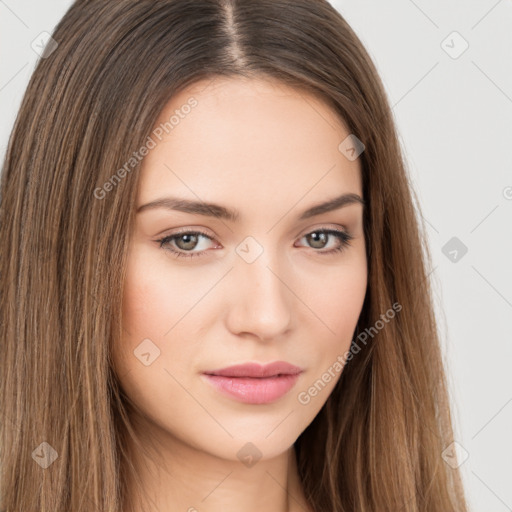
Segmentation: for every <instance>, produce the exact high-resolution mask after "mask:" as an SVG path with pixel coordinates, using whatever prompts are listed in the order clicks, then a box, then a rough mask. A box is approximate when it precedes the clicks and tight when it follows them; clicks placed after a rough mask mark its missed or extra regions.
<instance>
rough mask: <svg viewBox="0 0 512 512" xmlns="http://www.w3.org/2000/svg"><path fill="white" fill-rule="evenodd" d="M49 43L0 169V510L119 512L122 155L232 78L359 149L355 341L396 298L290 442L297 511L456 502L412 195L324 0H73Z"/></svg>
mask: <svg viewBox="0 0 512 512" xmlns="http://www.w3.org/2000/svg"><path fill="white" fill-rule="evenodd" d="M53 38H54V39H55V41H56V42H57V44H58V46H57V47H56V48H55V45H54V46H53V47H52V51H51V52H50V51H48V52H47V54H45V55H43V58H41V59H40V61H39V63H38V65H37V67H36V69H35V72H34V74H33V76H32V78H31V80H30V83H29V85H28V88H27V91H26V94H25V96H24V99H23V103H22V105H21V108H20V111H19V115H18V117H17V119H16V123H15V126H14V130H13V133H12V135H11V138H10V141H9V145H8V149H7V154H6V158H5V162H4V165H3V171H2V177H1V179H2V181H1V189H0V192H1V198H0V200H1V207H0V222H1V224H0V239H1V241H2V242H1V249H0V250H1V258H0V280H1V290H2V292H1V293H2V295H1V299H0V307H1V309H0V322H1V326H0V329H1V330H0V368H1V381H0V390H1V392H0V397H1V398H0V399H1V418H0V425H1V426H0V428H1V440H0V442H1V447H0V449H1V459H0V466H1V468H0V471H1V478H0V497H1V500H2V501H1V508H2V510H5V511H8V512H20V511H22V512H25V511H34V510H38V511H40V512H49V511H51V512H54V511H64V510H66V511H73V512H81V511H90V510H98V511H102V512H103V511H104V512H106V511H115V512H121V511H122V510H124V509H123V507H125V506H126V503H124V497H125V496H126V492H127V489H126V481H127V475H128V474H129V471H131V470H132V469H133V468H132V466H131V462H130V460H129V458H128V457H127V454H126V453H125V451H124V446H125V442H124V441H123V439H126V436H128V435H131V433H132V429H131V426H130V422H129V419H128V418H129V415H128V414H127V410H128V409H127V407H129V404H128V401H127V397H126V396H124V395H123V393H122V391H121V390H120V389H119V386H118V382H117V379H116V374H115V371H114V367H113V361H112V356H111V347H112V344H113V340H114V339H120V337H121V335H122V325H121V321H120V319H121V302H122V294H123V282H124V268H125V262H126V252H127V247H128V240H129V234H130V232H131V229H132V223H133V220H134V215H133V214H134V205H135V197H136V191H137V186H138V176H139V172H138V171H139V167H140V165H139V162H138V161H137V162H135V161H133V162H132V164H133V165H132V166H131V167H126V162H127V161H129V159H130V158H135V157H134V156H133V155H134V154H138V153H137V152H138V150H139V149H140V148H141V147H142V146H144V144H145V142H146V141H147V137H148V136H149V135H150V133H151V131H152V129H153V127H154V124H155V121H156V119H157V118H158V115H159V113H160V112H161V110H162V109H163V107H164V106H165V104H166V103H167V102H168V101H169V99H170V98H171V97H172V96H173V95H174V94H175V93H176V92H177V91H179V90H181V89H183V88H185V87H186V86H188V85H191V84H192V83H194V82H196V81H198V80H201V79H207V78H210V77H215V76H225V77H237V76H244V77H268V78H271V79H277V80H279V81H281V82H284V83H285V84H288V85H291V86H293V87H296V88H300V89H301V90H304V91H307V92H310V93H313V94H315V95H320V96H321V97H322V98H323V100H324V101H325V102H327V104H328V105H329V106H330V107H331V108H332V109H333V110H334V111H335V112H336V113H337V114H338V115H339V116H340V117H341V118H342V119H343V120H344V122H345V123H346V125H347V126H348V127H349V128H350V132H351V133H352V134H354V135H355V136H356V137H357V138H358V139H360V140H361V141H362V142H363V144H364V146H365V149H364V151H363V153H362V154H361V155H360V158H361V165H362V178H363V192H364V197H365V201H366V204H367V206H366V209H365V217H364V228H365V237H366V244H367V251H368V252H367V255H368V272H369V274H368V289H367V294H366V298H365V303H364V306H363V310H362V313H361V316H360V319H359V322H358V330H359V332H363V331H364V330H365V329H368V328H370V327H372V326H374V325H375V324H376V322H377V321H378V320H379V319H380V318H381V315H382V314H383V313H384V312H386V311H387V310H389V308H390V307H391V305H392V304H395V303H399V304H400V305H401V310H400V312H399V313H398V314H396V316H395V317H394V318H393V320H392V321H389V322H387V324H386V326H385V328H382V329H380V330H378V332H375V333H372V336H371V340H369V341H368V342H367V343H365V344H359V345H360V351H358V353H357V354H356V355H355V356H354V357H353V359H352V360H350V361H349V362H348V363H347V365H346V367H345V368H344V370H343V373H342V375H341V377H340V380H339V382H338V384H337V385H336V388H335V389H334V390H333V392H332V394H331V396H330V397H329V399H328V400H327V402H326V404H325V405H324V407H323V408H322V410H321V411H320V412H319V414H318V415H317V417H316V418H315V419H314V420H313V422H312V423H311V424H310V425H309V426H308V428H307V429H306V430H305V431H304V432H303V434H302V435H301V436H300V437H299V438H298V440H297V441H296V443H295V449H296V453H297V460H298V463H299V472H300V477H301V480H302V483H303V487H304V490H305V493H306V496H307V498H308V501H309V502H310V504H311V507H312V508H313V509H314V510H315V511H317V512H319V511H322V512H323V511H332V512H335V511H336V512H342V511H343V512H349V511H355V510H357V511H361V512H362V511H379V512H384V511H390V512H391V511H393V512H396V511H404V512H405V511H407V512H419V511H425V512H426V511H428V512H446V511H448V510H450V511H457V512H462V511H465V510H466V505H465V501H464V495H463V490H462V485H461V482H460V478H459V473H458V470H457V469H452V468H451V467H449V466H448V465H447V464H446V463H445V462H444V460H443V458H442V452H443V450H445V448H447V446H448V445H449V444H450V443H451V442H452V441H453V434H452V426H451V418H450V411H449V400H448V394H447V390H446V384H445V376H444V370H443V364H442V357H441V352H440V347H439V339H438V333H437V326H436V321H435V318H434V314H433V305H432V297H431V291H430V286H429V279H428V277H429V275H428V273H429V265H430V255H429V251H428V248H427V242H426V240H425V238H424V235H423V234H422V233H424V230H423V226H422V223H421V221H420V220H419V215H418V216H417V214H416V212H415V208H416V209H417V208H418V206H417V204H416V206H415V202H416V203H417V200H416V198H415V195H414V192H413V190H412V188H411V186H410V183H409V181H408V177H407V174H406V169H405V164H404V161H403V157H402V155H401V150H400V146H399V143H398V139H397V134H396V128H395V126H394V121H393V116H392V112H391V109H390V107H389V105H388V102H387V98H386V94H385V91H384V88H383V85H382V82H381V81H380V79H379V76H378V74H377V71H376V69H375V67H374V64H373V63H372V61H371V59H370V57H369V56H368V54H367V52H366V51H365V49H364V48H363V45H362V44H361V42H360V40H359V39H358V38H357V36H356V35H355V33H354V32H353V31H352V29H351V28H350V27H349V25H348V24H347V23H346V21H345V20H344V19H343V17H342V16H341V15H340V14H339V13H338V12H337V11H336V10H335V9H334V8H333V7H332V6H331V5H330V4H329V3H328V2H327V1H325V0H161V1H146V0H118V1H115V2H107V1H100V0H89V1H85V0H82V1H77V2H76V3H75V4H74V5H73V6H72V7H71V8H70V9H69V11H68V12H67V13H66V15H65V16H64V17H63V19H62V20H61V21H60V23H59V24H58V25H57V27H56V29H55V31H54V33H53ZM340 142H341V141H340ZM123 167H124V169H125V171H126V172H125V173H123V179H120V180H118V181H115V182H113V181H112V177H113V175H114V174H116V171H117V170H119V169H122V168H123ZM118 175H119V173H118ZM107 182H110V183H111V184H112V185H111V186H110V187H105V183H107ZM98 189H102V190H106V189H108V190H109V192H108V195H106V196H103V197H101V195H102V194H98V192H97V191H98ZM95 191H96V193H95ZM42 443H47V444H42ZM52 450H53V451H52ZM55 457H56V459H55ZM54 459H55V460H54ZM36 462H39V464H38V463H36ZM44 466H47V467H46V469H45V468H44Z"/></svg>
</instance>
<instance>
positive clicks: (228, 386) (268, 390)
mask: <svg viewBox="0 0 512 512" xmlns="http://www.w3.org/2000/svg"><path fill="white" fill-rule="evenodd" d="M302 371H303V370H302V368H299V367H298V366H295V365H292V364H289V363H286V362H284V361H277V362H275V363H270V364H267V365H264V366H261V365H259V364H257V363H247V364H242V365H235V366H230V367H228V368H222V369H219V370H212V371H208V372H204V373H203V375H204V378H205V379H206V380H207V381H208V383H209V384H211V385H212V386H213V387H214V388H215V389H216V390H217V391H219V392H221V393H222V394H223V395H225V396H228V397H230V398H232V399H235V400H236V401H238V402H244V403H247V404H253V405H256V404H269V403H272V402H275V401H277V400H279V399H280V398H281V397H282V396H284V395H285V394H286V393H287V392H288V391H290V389H291V388H292V387H293V386H294V385H295V383H296V382H297V379H298V378H299V374H300V373H302Z"/></svg>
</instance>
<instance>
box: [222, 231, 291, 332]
mask: <svg viewBox="0 0 512 512" xmlns="http://www.w3.org/2000/svg"><path fill="white" fill-rule="evenodd" d="M248 238H250V237H248ZM237 253H238V256H237V257H236V259H235V269H234V272H233V279H234V280H235V288H236V291H235V293H234V294H233V297H232V302H231V309H230V317H229V318H230V323H231V325H230V327H231V329H232V330H233V331H234V332H236V331H238V332H251V333H253V334H255V335H257V336H258V337H260V338H264V339H270V338H273V337H276V336H278V335H279V334H281V333H283V332H284V331H286V329H287V328H288V327H289V325H290V321H291V310H290V308H291V301H290V291H289V290H288V286H290V285H288V284H287V283H286V281H285V279H284V278H283V277H282V276H281V275H280V273H281V272H280V269H281V268H282V265H280V262H282V258H280V257H279V254H278V252H277V250H275V249H271V248H268V247H263V245H262V244H261V243H258V242H256V241H255V240H254V239H252V240H250V239H249V240H247V239H246V240H245V241H244V242H242V243H241V244H240V245H239V246H238V247H237Z"/></svg>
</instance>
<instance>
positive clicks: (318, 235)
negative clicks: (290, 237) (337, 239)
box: [310, 232, 327, 248]
mask: <svg viewBox="0 0 512 512" xmlns="http://www.w3.org/2000/svg"><path fill="white" fill-rule="evenodd" d="M326 236H327V235H326V233H317V232H314V233H311V235H310V238H312V239H313V243H316V242H318V241H321V243H320V246H315V245H313V246H314V247H317V248H322V247H323V245H325V237H326ZM322 242H323V243H322Z"/></svg>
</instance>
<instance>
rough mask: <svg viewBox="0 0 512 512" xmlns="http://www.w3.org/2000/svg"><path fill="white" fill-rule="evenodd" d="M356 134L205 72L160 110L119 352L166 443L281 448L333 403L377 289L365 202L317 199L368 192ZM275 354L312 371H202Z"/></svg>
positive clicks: (268, 89) (129, 381) (133, 394)
mask: <svg viewBox="0 0 512 512" xmlns="http://www.w3.org/2000/svg"><path fill="white" fill-rule="evenodd" d="M173 116H174V117H173ZM165 123H167V124H165ZM349 135H350V132H349V131H347V129H346V127H345V126H343V124H342V123H341V122H340V120H339V119H338V118H337V117H336V116H335V114H334V112H332V111H331V110H330V109H329V108H328V107H327V106H326V105H324V104H323V103H322V102H320V101H319V100H318V99H315V97H314V96H311V95H309V94H307V93H304V92H300V91H298V90H295V89H291V88H288V87H287V86H284V85H280V84H278V83H275V82H266V81H259V80H258V81H256V80H247V79H216V80H214V81H213V82H206V81H204V82H199V83H196V84H194V85H193V86H191V87H189V88H188V89H185V90H184V91H182V92H181V93H180V94H178V95H176V96H174V97H173V99H172V100H171V101H170V102H169V104H168V105H167V106H166V108H165V109H164V111H163V112H162V114H161V118H160V119H159V121H158V123H157V126H155V130H154V132H153V134H152V135H151V140H149V139H148V141H147V155H146V156H145V158H144V161H143V166H142V170H141V173H142V174H141V180H140V186H139V190H138V197H137V208H138V209H139V211H138V213H137V215H136V223H135V227H134V231H133V233H132V238H131V242H130V250H129V255H128V266H127V275H126V282H125V289H124V302H123V327H124V339H123V340H122V343H121V344H120V345H119V346H117V347H115V356H114V358H115V365H116V371H117V374H118V376H119V378H120V381H121V385H122V387H123V389H124V391H125V392H126V393H127V394H128V396H129V397H130V398H131V399H132V400H133V401H134V402H135V403H136V404H137V405H138V406H139V407H140V409H141V410H142V411H143V413H144V421H146V422H147V424H148V429H154V430H153V432H159V433H160V437H161V436H162V434H163V436H164V438H165V439H167V440H168V441H171V442H173V443H174V445H178V444H179V445H181V446H189V447H193V448H195V449H200V450H201V451H203V452H207V453H209V454H212V455H215V456H217V457H221V458H224V459H232V460H236V459H237V458H238V459H240V460H241V457H243V456H245V452H243V451H242V452H239V450H240V449H241V448H242V447H244V446H245V445H246V443H249V442H250V443H252V445H246V446H245V447H244V450H245V451H246V452H247V451H248V452H251V451H253V453H249V455H254V456H255V457H259V456H262V457H271V456H275V455H277V454H279V453H282V452H284V451H285V450H287V449H288V448H290V446H292V445H293V443H294V442H295V440H296V439H297V437H298V436H299V435H300V434H301V433H302V432H303V430H304V429H305V428H306V427H307V426H308V425H309V424H310V422H311V421H312V420H313V418H314V417H315V416H316V414H317V413H318V412H319V410H320V409H321V407H322V406H323V404H324V403H325V401H326V400H327V398H328V397H329V394H330V393H331V391H332V390H333V388H334V386H335V384H336V382H337V381H338V379H339V376H340V364H339V361H340V360H341V357H343V354H345V352H346V351H347V350H348V349H349V347H350V343H351V339H352V336H353V333H354V330H355V327H356V323H357V320H358V317H359V314H360V312H361V309H362V304H363V300H364V296H365V291H366V284H367V261H366V249H365V242H364V233H363V207H362V204H360V203H359V202H357V201H355V202H352V203H350V202H349V203H347V204H345V205H344V206H339V204H338V207H336V208H333V209H329V208H324V207H319V208H318V209H317V210H314V207H316V206H318V205H321V204H325V203H326V202H329V201H331V200H334V199H336V198H338V197H339V196H341V195H343V194H357V195H358V196H360V197H362V182H361V175H360V164H359V159H354V158H347V156H346V155H347V153H346V152H345V151H344V150H345V149H346V143H347V142H345V143H344V144H342V146H341V149H340V148H339V146H340V144H341V143H342V141H344V140H345V139H346V137H347V136H349ZM342 151H343V152H342ZM142 153H145V151H144V152H142ZM125 179H133V178H131V177H129V176H128V177H126V178H125ZM171 198H172V199H171ZM155 201H160V203H155V204H153V205H152V206H151V203H153V202H155ZM195 203H199V206H197V205H195ZM204 203H209V204H210V203H214V204H215V205H218V206H215V207H212V206H210V207H206V206H205V205H204ZM193 204H194V205H195V206H193ZM201 205H202V206H201ZM312 209H313V210H312ZM227 212H236V218H234V216H232V217H230V216H229V215H228V214H227ZM305 212H309V213H307V214H305ZM323 230H332V231H329V232H323ZM336 232H341V235H340V234H336ZM178 233H181V234H180V235H178ZM343 233H348V234H349V235H350V237H351V240H350V241H349V242H348V244H347V243H346V242H345V239H344V235H343ZM173 236H174V237H173ZM167 237H173V238H167ZM161 240H164V242H161ZM339 248H341V250H337V249H339ZM356 357H357V356H356ZM276 361H282V362H286V363H289V364H290V365H294V366H295V367H298V368H299V369H300V373H298V374H296V375H295V376H292V375H289V374H288V375H287V376H286V375H282V376H276V373H280V372H284V373H287V372H289V369H286V368H281V369H279V368H274V369H273V370H271V371H270V373H272V374H274V376H273V377H272V378H270V377H269V378H255V377H250V376H247V375H246V377H245V378H244V377H241V376H233V372H229V371H228V372H227V373H228V374H229V375H231V378H230V377H225V376H224V377H222V376H217V377H212V376H210V377H207V376H206V375H205V372H213V371H215V370H219V369H222V368H226V367H229V366H232V365H242V364H245V363H257V364H259V365H266V364H267V363H272V362H276ZM337 362H338V363H337ZM326 372H329V374H330V378H325V374H326ZM246 373H247V372H245V371H244V370H242V374H246ZM323 375H324V378H323V379H322V376H323ZM312 387H314V389H313V390H312V391H311V388H312ZM146 433H149V430H147V431H146Z"/></svg>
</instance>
